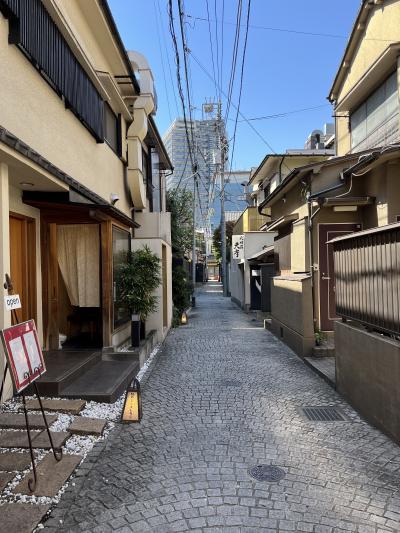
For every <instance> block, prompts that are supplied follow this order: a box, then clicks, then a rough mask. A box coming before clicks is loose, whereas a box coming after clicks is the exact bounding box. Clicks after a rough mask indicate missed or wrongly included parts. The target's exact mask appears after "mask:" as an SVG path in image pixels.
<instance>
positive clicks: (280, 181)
mask: <svg viewBox="0 0 400 533" xmlns="http://www.w3.org/2000/svg"><path fill="white" fill-rule="evenodd" d="M284 159H285V156H283V157H282V159H281V162H280V163H279V183H282V165H283V161H284Z"/></svg>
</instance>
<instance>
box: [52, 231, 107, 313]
mask: <svg viewBox="0 0 400 533" xmlns="http://www.w3.org/2000/svg"><path fill="white" fill-rule="evenodd" d="M57 250H58V264H59V266H60V271H61V274H62V277H63V279H64V283H65V286H66V288H67V292H68V296H69V299H70V301H71V305H75V306H79V307H100V236H99V226H98V224H68V225H63V226H57Z"/></svg>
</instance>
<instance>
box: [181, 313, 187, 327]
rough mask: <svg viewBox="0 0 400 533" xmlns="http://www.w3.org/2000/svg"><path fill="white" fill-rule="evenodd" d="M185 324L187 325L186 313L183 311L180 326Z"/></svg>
mask: <svg viewBox="0 0 400 533" xmlns="http://www.w3.org/2000/svg"><path fill="white" fill-rule="evenodd" d="M187 323H188V316H187V313H186V312H185V311H183V313H182V316H181V324H183V325H185V324H187Z"/></svg>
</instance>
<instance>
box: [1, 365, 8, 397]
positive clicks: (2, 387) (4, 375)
mask: <svg viewBox="0 0 400 533" xmlns="http://www.w3.org/2000/svg"><path fill="white" fill-rule="evenodd" d="M7 370H8V362H7V361H6V365H5V367H4V374H3V381H2V382H1V389H0V403H1V399H2V398H3V390H4V384H5V382H6V376H7Z"/></svg>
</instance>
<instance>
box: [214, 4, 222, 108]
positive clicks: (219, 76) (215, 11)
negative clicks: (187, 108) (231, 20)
mask: <svg viewBox="0 0 400 533" xmlns="http://www.w3.org/2000/svg"><path fill="white" fill-rule="evenodd" d="M214 16H215V46H216V50H217V60H216V62H217V74H218V75H217V80H219V84H220V85H222V83H221V81H220V78H221V71H220V68H219V43H218V22H217V0H214ZM220 96H221V95H220V94H218V98H219V100H220V99H221V98H220Z"/></svg>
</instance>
